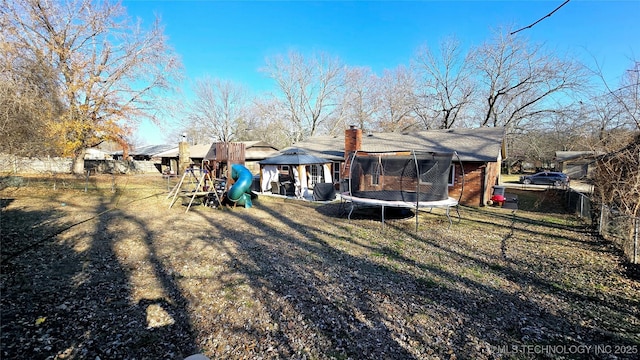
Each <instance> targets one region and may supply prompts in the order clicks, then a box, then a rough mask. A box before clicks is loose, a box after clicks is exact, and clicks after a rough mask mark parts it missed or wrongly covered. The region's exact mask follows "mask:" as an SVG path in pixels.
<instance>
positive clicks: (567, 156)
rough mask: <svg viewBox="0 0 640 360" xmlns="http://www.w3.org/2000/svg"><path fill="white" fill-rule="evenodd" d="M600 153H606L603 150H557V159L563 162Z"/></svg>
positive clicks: (591, 156) (592, 156)
mask: <svg viewBox="0 0 640 360" xmlns="http://www.w3.org/2000/svg"><path fill="white" fill-rule="evenodd" d="M600 155H604V153H603V152H601V151H556V160H557V161H560V162H562V161H569V160H577V159H583V158H594V157H596V156H600Z"/></svg>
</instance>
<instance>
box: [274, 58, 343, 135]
mask: <svg viewBox="0 0 640 360" xmlns="http://www.w3.org/2000/svg"><path fill="white" fill-rule="evenodd" d="M262 71H263V72H264V73H265V74H266V75H267V76H268V77H270V78H271V79H273V80H275V81H276V84H277V87H278V90H279V93H278V94H277V95H276V99H277V100H278V101H279V102H280V103H281V106H280V107H279V108H280V109H284V110H285V111H284V112H283V113H282V114H281V115H282V116H283V117H284V118H285V119H286V121H287V123H288V126H289V128H290V129H291V141H292V142H297V141H300V140H302V139H304V138H306V137H310V136H313V135H316V133H318V132H319V131H321V129H322V128H323V126H326V125H327V123H328V122H329V119H331V117H332V116H334V113H335V111H336V108H337V106H336V104H337V99H336V97H337V96H338V94H339V93H340V91H339V90H340V88H341V87H342V84H343V76H342V74H343V66H342V64H341V62H340V61H339V60H338V59H337V58H331V57H329V56H328V55H327V54H324V53H320V54H316V55H314V56H311V57H309V58H305V57H304V56H303V55H302V54H300V53H297V52H289V54H288V56H287V57H284V56H280V55H279V56H275V57H272V58H269V59H267V64H266V66H265V67H264V68H263V69H262Z"/></svg>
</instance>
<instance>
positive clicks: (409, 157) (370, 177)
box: [340, 151, 460, 231]
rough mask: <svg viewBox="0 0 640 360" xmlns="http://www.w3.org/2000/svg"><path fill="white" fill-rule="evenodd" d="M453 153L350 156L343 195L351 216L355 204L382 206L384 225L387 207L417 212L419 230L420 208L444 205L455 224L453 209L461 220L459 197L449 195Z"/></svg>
mask: <svg viewBox="0 0 640 360" xmlns="http://www.w3.org/2000/svg"><path fill="white" fill-rule="evenodd" d="M453 156H454V153H435V152H420V151H395V152H377V153H374V152H360V151H356V152H354V153H353V155H352V156H350V158H349V159H348V162H347V164H346V166H348V174H349V181H348V184H347V185H348V189H347V191H345V192H342V193H341V194H340V195H341V197H342V199H343V200H344V201H346V202H349V203H350V204H351V210H350V211H349V215H348V218H349V219H351V215H352V213H353V211H354V209H355V207H356V206H359V205H362V206H380V207H381V208H382V225H383V226H384V220H385V216H384V214H385V207H401V208H409V209H413V210H414V211H415V217H416V231H417V230H418V213H419V210H421V209H429V211H431V210H432V209H433V208H443V209H445V214H446V216H447V219H448V220H449V227H451V225H452V223H453V222H452V220H451V214H450V210H451V208H455V210H456V213H457V215H458V220H460V212H459V210H458V202H459V201H458V200H456V199H454V198H452V197H450V196H449V178H450V176H451V174H450V171H451V163H452V159H453Z"/></svg>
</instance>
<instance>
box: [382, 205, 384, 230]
mask: <svg viewBox="0 0 640 360" xmlns="http://www.w3.org/2000/svg"><path fill="white" fill-rule="evenodd" d="M382 228H383V229H384V205H382Z"/></svg>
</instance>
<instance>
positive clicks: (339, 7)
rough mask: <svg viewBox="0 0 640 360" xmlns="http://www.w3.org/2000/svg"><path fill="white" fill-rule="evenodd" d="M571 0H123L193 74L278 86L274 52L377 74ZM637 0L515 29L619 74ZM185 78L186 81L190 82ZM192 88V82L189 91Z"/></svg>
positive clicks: (634, 47)
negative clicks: (271, 73) (445, 41)
mask: <svg viewBox="0 0 640 360" xmlns="http://www.w3.org/2000/svg"><path fill="white" fill-rule="evenodd" d="M563 2H564V0H538V1H455V0H454V1H206V0H201V1H177V0H173V1H171V0H169V1H167V0H165V1H139V0H133V1H123V5H124V6H125V7H126V8H127V11H128V13H129V15H131V16H133V17H139V18H141V19H142V20H143V21H144V22H145V23H150V22H151V21H152V19H153V16H154V14H157V15H159V16H160V17H161V20H162V23H163V24H164V26H165V34H166V35H167V36H168V38H169V43H170V45H171V46H172V47H173V48H174V49H175V50H176V52H177V53H178V54H179V55H180V56H181V58H182V61H183V64H184V68H185V71H186V76H187V79H191V80H193V79H196V78H199V77H204V76H211V77H215V78H221V79H227V80H231V81H234V82H236V83H241V84H243V85H245V86H246V87H247V88H248V89H249V90H250V91H252V92H253V93H256V94H260V93H264V92H267V91H269V90H271V88H272V82H271V81H270V80H268V79H266V78H265V77H264V75H263V74H261V73H260V72H259V68H260V67H262V66H264V64H265V59H266V58H267V57H270V56H273V55H276V54H286V53H287V52H288V51H289V50H296V51H299V52H301V53H303V54H306V53H310V52H313V51H323V52H326V53H329V54H331V55H333V56H336V57H338V58H340V59H341V60H342V61H343V62H344V63H346V64H347V65H349V66H368V67H371V68H372V69H373V70H374V71H375V72H378V73H381V72H382V71H383V70H384V69H393V68H395V67H397V66H398V65H408V64H409V62H410V59H411V57H412V56H413V55H414V53H415V52H416V50H417V48H418V47H419V46H421V45H424V44H427V45H430V46H432V47H434V48H435V47H437V45H438V42H439V41H440V40H441V39H442V38H444V37H446V36H449V35H455V36H456V37H457V38H458V39H459V40H460V41H461V42H462V43H463V45H464V46H466V47H473V46H477V45H479V44H481V43H482V42H483V41H485V40H488V39H489V38H490V36H491V32H492V29H495V28H498V27H501V26H509V25H512V26H513V27H514V28H520V27H524V26H527V25H529V24H531V23H533V22H534V21H536V20H538V19H539V18H541V17H543V16H545V15H546V14H548V13H549V12H550V11H552V10H553V9H555V8H556V7H557V6H559V5H560V4H562V3H563ZM639 14H640V1H639V0H634V1H592V0H571V1H570V2H569V3H568V4H566V5H565V6H564V7H562V8H561V9H560V10H558V11H557V12H556V13H555V14H553V15H552V16H551V17H549V18H546V19H544V20H543V21H541V22H540V23H538V24H537V25H536V26H534V27H532V28H531V29H527V30H524V31H522V32H520V33H518V35H517V36H526V37H527V38H529V39H530V40H531V41H535V42H544V43H546V44H547V46H550V47H552V48H554V49H557V51H559V52H561V53H565V52H567V53H570V54H572V56H576V57H578V58H579V59H581V60H582V61H583V62H585V63H587V64H590V65H592V64H593V63H594V59H596V60H597V61H598V62H599V63H600V64H601V65H603V68H604V70H605V72H606V74H607V76H608V77H609V79H610V80H611V81H612V82H614V81H617V80H616V78H617V77H619V76H620V75H621V74H622V73H623V72H624V71H625V69H627V68H628V67H629V64H630V60H629V59H630V58H634V57H635V58H640V22H638V21H637V19H638V17H639V16H640V15H639ZM185 86H187V87H188V86H189V85H188V82H185ZM185 90H187V89H185ZM161 134H162V129H159V128H158V127H156V126H153V125H150V124H147V123H144V124H142V125H141V127H140V131H139V132H138V138H139V139H140V140H142V141H143V142H145V143H161V142H164V141H165V140H168V139H164V138H163V135H161Z"/></svg>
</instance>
